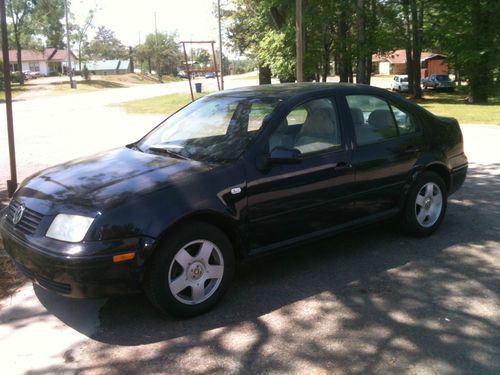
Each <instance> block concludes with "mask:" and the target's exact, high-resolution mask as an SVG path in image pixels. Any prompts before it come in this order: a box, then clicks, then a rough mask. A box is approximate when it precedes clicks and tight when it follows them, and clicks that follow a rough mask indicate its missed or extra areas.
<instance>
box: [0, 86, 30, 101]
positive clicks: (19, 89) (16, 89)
mask: <svg viewBox="0 0 500 375" xmlns="http://www.w3.org/2000/svg"><path fill="white" fill-rule="evenodd" d="M11 87H12V99H15V98H16V96H19V95H20V94H22V93H23V92H25V91H26V90H28V89H29V87H28V86H27V85H24V86H21V85H20V84H19V83H12V86H11ZM3 102H5V91H3V90H2V91H0V103H3Z"/></svg>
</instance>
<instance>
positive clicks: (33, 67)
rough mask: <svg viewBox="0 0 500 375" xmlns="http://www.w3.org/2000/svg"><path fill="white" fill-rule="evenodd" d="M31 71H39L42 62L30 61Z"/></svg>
mask: <svg viewBox="0 0 500 375" xmlns="http://www.w3.org/2000/svg"><path fill="white" fill-rule="evenodd" d="M30 71H32V72H39V71H40V63H37V62H31V63H30Z"/></svg>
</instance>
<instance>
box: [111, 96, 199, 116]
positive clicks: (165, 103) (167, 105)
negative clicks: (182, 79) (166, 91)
mask: <svg viewBox="0 0 500 375" xmlns="http://www.w3.org/2000/svg"><path fill="white" fill-rule="evenodd" d="M205 95H207V93H202V94H195V99H198V98H201V97H203V96H205ZM189 102H191V94H170V95H162V96H155V97H153V98H147V99H140V100H132V101H130V102H123V103H119V104H114V105H113V106H115V107H122V108H123V109H125V110H126V111H127V112H128V113H161V114H170V113H174V112H175V111H177V110H178V109H179V108H181V107H184V106H185V105H186V104H188V103H189Z"/></svg>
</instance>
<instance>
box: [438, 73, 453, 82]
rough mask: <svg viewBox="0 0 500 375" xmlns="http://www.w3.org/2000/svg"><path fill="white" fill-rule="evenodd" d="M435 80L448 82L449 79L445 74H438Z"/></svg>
mask: <svg viewBox="0 0 500 375" xmlns="http://www.w3.org/2000/svg"><path fill="white" fill-rule="evenodd" d="M436 79H437V80H438V81H449V80H450V77H449V76H448V75H446V74H439V75H437V76H436Z"/></svg>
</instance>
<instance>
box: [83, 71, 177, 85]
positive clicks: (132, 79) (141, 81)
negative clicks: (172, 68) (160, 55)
mask: <svg viewBox="0 0 500 375" xmlns="http://www.w3.org/2000/svg"><path fill="white" fill-rule="evenodd" d="M92 80H99V81H111V82H117V83H123V84H125V85H131V84H132V85H145V84H153V83H159V81H158V77H157V76H152V75H151V76H150V75H146V74H136V73H129V74H110V75H93V76H92ZM180 80H181V78H178V77H172V76H163V77H162V82H163V83H169V82H176V81H180Z"/></svg>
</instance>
